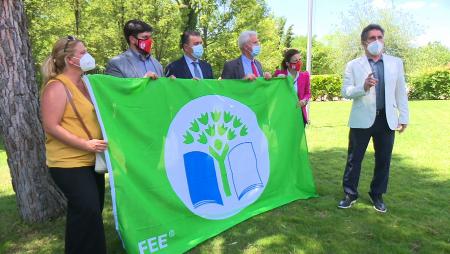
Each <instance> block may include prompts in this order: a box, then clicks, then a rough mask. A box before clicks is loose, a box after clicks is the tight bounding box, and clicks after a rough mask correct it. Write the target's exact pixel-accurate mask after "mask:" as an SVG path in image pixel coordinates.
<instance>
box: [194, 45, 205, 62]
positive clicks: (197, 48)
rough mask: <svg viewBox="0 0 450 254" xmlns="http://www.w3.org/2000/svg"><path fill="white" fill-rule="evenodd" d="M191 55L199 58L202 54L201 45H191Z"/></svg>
mask: <svg viewBox="0 0 450 254" xmlns="http://www.w3.org/2000/svg"><path fill="white" fill-rule="evenodd" d="M192 56H193V57H195V58H196V59H200V58H202V56H203V45H202V44H198V45H195V46H193V47H192Z"/></svg>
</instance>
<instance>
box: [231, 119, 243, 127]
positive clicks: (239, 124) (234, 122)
mask: <svg viewBox="0 0 450 254" xmlns="http://www.w3.org/2000/svg"><path fill="white" fill-rule="evenodd" d="M241 125H242V122H241V119H239V118H237V117H235V118H234V121H233V127H234V128H238V127H239V126H241Z"/></svg>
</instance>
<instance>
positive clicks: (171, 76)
mask: <svg viewBox="0 0 450 254" xmlns="http://www.w3.org/2000/svg"><path fill="white" fill-rule="evenodd" d="M169 78H170V79H177V77H175V75H170V76H169Z"/></svg>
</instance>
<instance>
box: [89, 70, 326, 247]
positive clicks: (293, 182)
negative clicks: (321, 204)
mask: <svg viewBox="0 0 450 254" xmlns="http://www.w3.org/2000/svg"><path fill="white" fill-rule="evenodd" d="M85 81H86V83H87V84H88V89H89V91H90V94H91V97H92V99H93V102H94V104H95V108H96V110H97V115H98V118H99V121H100V124H101V127H102V132H103V135H104V138H105V139H106V140H107V141H108V151H107V153H106V159H107V165H108V169H109V178H110V185H111V193H112V199H113V211H114V218H115V222H116V229H117V231H118V233H119V235H120V237H121V239H122V241H123V244H124V247H125V249H126V250H127V252H128V253H180V252H184V251H187V250H188V249H191V248H193V247H194V246H196V245H197V244H199V243H201V242H202V241H204V240H206V239H208V238H210V237H212V236H215V235H217V234H219V233H220V232H223V231H224V230H226V229H228V228H230V227H232V226H233V225H236V224H237V223H240V222H242V221H244V220H246V219H248V218H250V217H252V216H255V215H257V214H260V213H263V212H265V211H268V210H270V209H273V208H276V207H278V206H281V205H284V204H287V203H289V202H292V201H294V200H297V199H306V198H310V197H316V196H317V194H316V189H315V185H314V181H313V176H312V173H311V169H310V165H309V160H308V151H307V145H306V139H305V133H304V127H303V120H302V116H301V110H300V108H298V107H297V106H296V104H297V98H296V95H295V93H294V91H293V87H292V83H293V82H292V79H290V78H289V79H272V80H270V81H266V80H264V79H258V80H256V81H244V80H186V79H166V78H159V79H157V80H150V79H147V78H142V79H120V78H115V77H111V76H105V75H90V76H88V77H87V78H85Z"/></svg>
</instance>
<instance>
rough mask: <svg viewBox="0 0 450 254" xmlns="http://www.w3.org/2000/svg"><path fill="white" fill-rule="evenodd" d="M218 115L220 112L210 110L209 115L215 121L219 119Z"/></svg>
mask: <svg viewBox="0 0 450 254" xmlns="http://www.w3.org/2000/svg"><path fill="white" fill-rule="evenodd" d="M220 115H222V113H221V112H216V111H214V112H211V117H212V119H213V121H214V122H215V123H217V122H218V121H219V120H220Z"/></svg>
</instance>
